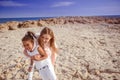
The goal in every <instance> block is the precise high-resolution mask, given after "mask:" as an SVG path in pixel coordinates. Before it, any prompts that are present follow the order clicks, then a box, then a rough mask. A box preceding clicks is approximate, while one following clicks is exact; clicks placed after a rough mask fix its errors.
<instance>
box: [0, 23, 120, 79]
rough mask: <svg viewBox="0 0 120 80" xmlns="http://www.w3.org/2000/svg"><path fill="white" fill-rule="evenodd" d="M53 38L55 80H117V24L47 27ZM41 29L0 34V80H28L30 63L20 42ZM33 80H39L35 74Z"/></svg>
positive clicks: (119, 67)
mask: <svg viewBox="0 0 120 80" xmlns="http://www.w3.org/2000/svg"><path fill="white" fill-rule="evenodd" d="M46 26H48V27H50V28H51V29H52V30H53V31H54V34H55V37H56V43H57V45H58V47H59V52H58V56H57V60H56V64H55V73H56V75H57V77H58V80H119V79H120V24H108V23H95V24H88V23H87V24H83V23H82V24H80V23H72V24H68V23H67V24H64V25H54V24H52V25H46ZM42 28H44V27H29V28H20V29H16V30H7V31H6V30H1V31H0V80H27V74H28V71H27V69H28V65H29V59H27V58H26V57H25V55H24V54H23V47H22V42H21V38H22V37H23V36H24V34H25V33H26V32H27V31H33V32H35V33H39V32H40V31H41V30H42ZM33 80H40V76H39V75H38V71H37V70H35V72H34V77H33Z"/></svg>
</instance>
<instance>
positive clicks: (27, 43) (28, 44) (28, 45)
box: [23, 41, 33, 51]
mask: <svg viewBox="0 0 120 80" xmlns="http://www.w3.org/2000/svg"><path fill="white" fill-rule="evenodd" d="M23 46H24V48H25V49H26V50H28V51H32V48H33V43H32V42H31V41H23Z"/></svg>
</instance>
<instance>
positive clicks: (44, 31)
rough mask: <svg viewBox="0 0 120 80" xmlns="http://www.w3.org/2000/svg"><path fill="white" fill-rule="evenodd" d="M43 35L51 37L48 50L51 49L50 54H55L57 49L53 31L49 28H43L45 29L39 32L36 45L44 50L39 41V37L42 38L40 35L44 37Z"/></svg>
mask: <svg viewBox="0 0 120 80" xmlns="http://www.w3.org/2000/svg"><path fill="white" fill-rule="evenodd" d="M44 34H48V35H50V36H51V39H50V48H51V50H52V53H56V52H57V48H56V46H55V37H54V33H53V31H52V30H51V29H50V28H48V27H45V28H44V29H43V30H42V31H41V33H40V36H39V38H38V43H39V45H40V46H41V47H42V48H43V49H44V44H43V43H42V40H41V37H42V35H44Z"/></svg>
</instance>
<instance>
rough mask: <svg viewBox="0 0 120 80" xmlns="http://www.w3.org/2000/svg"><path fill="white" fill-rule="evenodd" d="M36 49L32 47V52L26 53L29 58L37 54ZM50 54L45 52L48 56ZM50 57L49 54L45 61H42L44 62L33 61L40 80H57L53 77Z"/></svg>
mask: <svg viewBox="0 0 120 80" xmlns="http://www.w3.org/2000/svg"><path fill="white" fill-rule="evenodd" d="M38 47H39V46H36V47H34V50H33V51H32V52H29V51H27V53H28V54H29V55H30V56H34V55H36V54H39V52H38ZM46 51H47V50H46ZM50 52H51V51H50ZM50 52H46V53H47V54H48V53H50ZM50 55H51V53H50V54H48V58H47V59H44V60H41V61H35V60H34V63H35V67H36V69H37V70H39V74H40V76H41V77H42V80H56V79H57V77H56V75H55V71H54V68H53V65H52V63H51V58H50Z"/></svg>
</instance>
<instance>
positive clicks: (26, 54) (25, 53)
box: [23, 49, 30, 57]
mask: <svg viewBox="0 0 120 80" xmlns="http://www.w3.org/2000/svg"><path fill="white" fill-rule="evenodd" d="M23 53H24V55H25V56H27V57H30V55H29V54H28V53H27V51H26V50H25V49H24V52H23Z"/></svg>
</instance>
